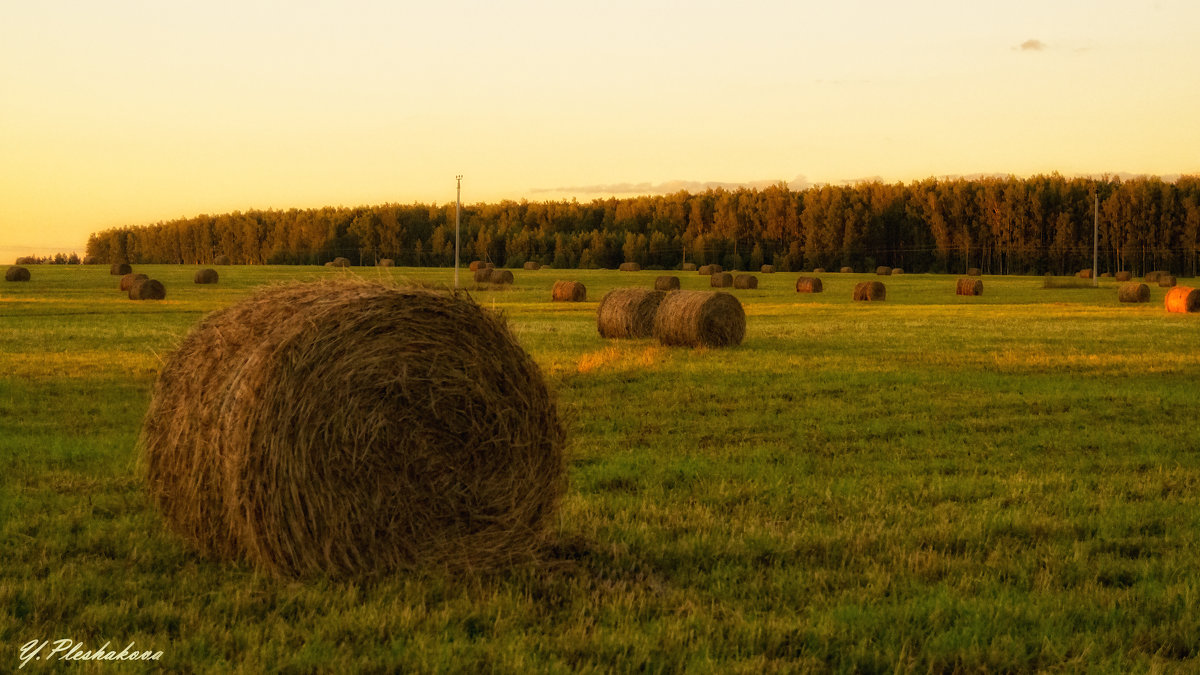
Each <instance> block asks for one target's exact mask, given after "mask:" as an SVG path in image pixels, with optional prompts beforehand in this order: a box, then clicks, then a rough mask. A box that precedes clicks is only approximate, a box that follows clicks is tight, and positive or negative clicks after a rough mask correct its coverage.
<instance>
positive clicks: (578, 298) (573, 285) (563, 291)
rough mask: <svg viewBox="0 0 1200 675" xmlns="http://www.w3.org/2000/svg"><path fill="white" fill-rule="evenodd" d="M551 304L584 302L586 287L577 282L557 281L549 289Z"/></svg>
mask: <svg viewBox="0 0 1200 675" xmlns="http://www.w3.org/2000/svg"><path fill="white" fill-rule="evenodd" d="M550 300H551V301H552V302H584V301H585V300H587V287H585V286H584V285H583V284H581V283H579V282H578V281H565V280H559V281H555V282H554V287H553V288H552V289H550Z"/></svg>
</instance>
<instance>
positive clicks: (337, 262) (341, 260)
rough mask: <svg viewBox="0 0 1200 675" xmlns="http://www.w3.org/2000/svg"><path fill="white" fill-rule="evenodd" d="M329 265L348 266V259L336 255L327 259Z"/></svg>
mask: <svg viewBox="0 0 1200 675" xmlns="http://www.w3.org/2000/svg"><path fill="white" fill-rule="evenodd" d="M329 266H330V267H349V266H350V261H349V260H348V259H346V258H342V257H337V258H334V259H333V260H330V261H329Z"/></svg>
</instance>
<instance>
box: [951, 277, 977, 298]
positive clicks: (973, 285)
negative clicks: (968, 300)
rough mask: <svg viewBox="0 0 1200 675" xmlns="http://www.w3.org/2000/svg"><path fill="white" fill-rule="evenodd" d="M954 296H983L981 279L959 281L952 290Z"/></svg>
mask: <svg viewBox="0 0 1200 675" xmlns="http://www.w3.org/2000/svg"><path fill="white" fill-rule="evenodd" d="M954 294H955V295H983V280H982V279H959V280H958V285H957V286H956V287H955V289H954Z"/></svg>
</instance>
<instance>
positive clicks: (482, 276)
mask: <svg viewBox="0 0 1200 675" xmlns="http://www.w3.org/2000/svg"><path fill="white" fill-rule="evenodd" d="M471 274H472V276H473V277H474V279H475V283H477V284H486V283H490V282H491V280H492V270H489V269H488V268H486V267H480V268H479V269H477V270H475V271H474V272H472V273H471Z"/></svg>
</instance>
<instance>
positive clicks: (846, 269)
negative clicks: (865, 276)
mask: <svg viewBox="0 0 1200 675" xmlns="http://www.w3.org/2000/svg"><path fill="white" fill-rule="evenodd" d="M838 271H839V272H841V273H842V274H854V268H853V267H843V268H841V269H840V270H838Z"/></svg>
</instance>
